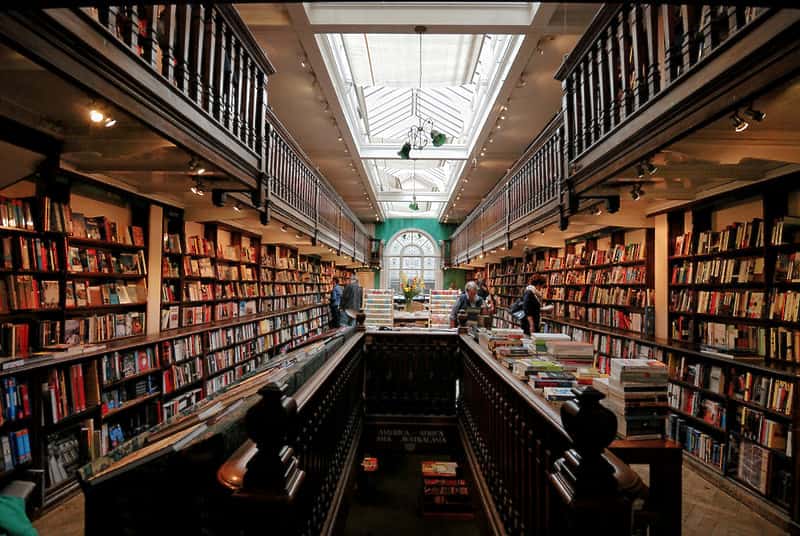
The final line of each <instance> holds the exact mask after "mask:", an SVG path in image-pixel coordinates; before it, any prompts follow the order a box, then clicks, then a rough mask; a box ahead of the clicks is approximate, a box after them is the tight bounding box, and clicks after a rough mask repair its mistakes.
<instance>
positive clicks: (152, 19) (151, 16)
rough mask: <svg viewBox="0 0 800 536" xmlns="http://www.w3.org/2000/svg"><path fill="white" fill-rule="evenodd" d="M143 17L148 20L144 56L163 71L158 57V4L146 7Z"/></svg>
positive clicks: (143, 38)
mask: <svg viewBox="0 0 800 536" xmlns="http://www.w3.org/2000/svg"><path fill="white" fill-rule="evenodd" d="M142 18H143V19H144V20H146V21H147V23H146V24H147V26H146V27H145V29H144V35H142V38H141V41H142V58H143V59H144V61H146V62H147V63H149V64H150V65H151V66H152V67H153V68H154V69H155V70H156V71H157V72H159V73H160V72H161V65H159V62H158V57H159V52H158V6H147V7H145V8H144V12H143V15H142Z"/></svg>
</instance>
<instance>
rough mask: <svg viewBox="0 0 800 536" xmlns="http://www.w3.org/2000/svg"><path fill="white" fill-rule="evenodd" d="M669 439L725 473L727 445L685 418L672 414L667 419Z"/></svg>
mask: <svg viewBox="0 0 800 536" xmlns="http://www.w3.org/2000/svg"><path fill="white" fill-rule="evenodd" d="M667 438H669V439H672V440H673V441H677V442H678V443H680V444H681V445H683V449H684V450H685V451H687V452H688V453H690V454H691V455H693V456H694V457H695V458H697V459H699V460H700V461H702V462H704V463H706V464H708V465H711V466H712V467H715V468H716V469H717V470H718V471H720V472H723V471H725V443H724V442H721V441H719V440H717V439H715V438H713V437H712V436H710V435H708V434H707V433H706V432H704V431H703V430H700V429H699V428H695V427H694V426H692V425H691V424H689V423H688V422H687V420H686V419H685V418H684V417H681V416H679V415H677V414H675V413H671V414H670V415H669V418H668V419H667Z"/></svg>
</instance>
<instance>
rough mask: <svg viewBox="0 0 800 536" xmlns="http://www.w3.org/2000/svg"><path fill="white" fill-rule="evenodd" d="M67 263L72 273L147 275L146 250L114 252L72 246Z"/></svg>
mask: <svg viewBox="0 0 800 536" xmlns="http://www.w3.org/2000/svg"><path fill="white" fill-rule="evenodd" d="M67 264H68V266H69V271H70V272H72V273H80V272H89V273H104V274H132V275H147V260H146V259H145V256H144V250H139V251H137V252H136V253H114V252H111V251H104V250H102V249H97V248H84V247H78V246H70V247H69V250H68V257H67Z"/></svg>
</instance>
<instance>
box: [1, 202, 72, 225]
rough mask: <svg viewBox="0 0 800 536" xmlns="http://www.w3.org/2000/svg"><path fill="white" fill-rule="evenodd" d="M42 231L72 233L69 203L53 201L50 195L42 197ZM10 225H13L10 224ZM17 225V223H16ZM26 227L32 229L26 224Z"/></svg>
mask: <svg viewBox="0 0 800 536" xmlns="http://www.w3.org/2000/svg"><path fill="white" fill-rule="evenodd" d="M41 215H42V231H53V232H56V233H67V234H71V233H72V211H71V210H70V208H69V203H61V202H58V201H53V200H52V199H51V198H50V197H47V196H44V197H42V212H41ZM11 227H15V226H14V225H12V226H11ZM16 227H19V225H16ZM26 228H29V229H32V228H33V227H31V226H28V227H26Z"/></svg>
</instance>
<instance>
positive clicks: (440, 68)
mask: <svg viewBox="0 0 800 536" xmlns="http://www.w3.org/2000/svg"><path fill="white" fill-rule="evenodd" d="M316 37H317V42H318V44H319V46H320V50H321V51H322V55H323V58H324V59H325V62H326V66H327V68H328V71H329V73H330V75H331V79H332V81H333V83H334V87H335V89H336V93H337V97H338V99H339V101H340V103H341V105H342V109H343V110H344V113H345V116H346V118H347V123H348V127H349V128H350V131H351V132H352V134H353V137H354V140H355V142H356V144H357V147H358V155H359V156H360V157H361V158H362V159H364V160H365V169H366V170H367V173H368V176H369V178H370V181H371V182H372V186H373V188H374V190H375V192H376V193H377V194H378V197H379V200H380V192H383V191H386V190H385V188H387V187H388V186H387V182H386V179H387V173H388V174H389V175H392V176H395V177H399V176H401V175H403V170H404V169H406V166H405V164H407V162H405V161H403V160H401V159H400V158H399V156H398V155H397V151H398V150H399V149H400V147H401V146H402V145H403V143H404V142H405V141H406V139H407V137H408V131H409V129H410V128H411V127H412V126H415V125H419V124H420V122H421V121H422V120H426V119H430V120H432V122H433V125H434V128H435V129H436V130H438V131H440V132H443V133H444V134H445V135H446V136H447V142H446V143H445V144H444V145H443V146H442V147H438V148H434V147H432V146H431V145H428V147H426V148H425V149H424V150H421V151H414V150H412V151H411V159H412V160H414V159H426V160H432V161H433V162H436V164H435V166H434V167H435V168H436V169H438V171H437V172H436V173H433V172H430V171H425V170H427V169H430V166H429V165H425V166H420V165H418V166H417V167H418V168H419V169H420V173H421V174H420V176H419V180H418V181H416V182H415V186H416V191H417V192H433V193H439V194H440V195H439V196H435V199H436V200H433V201H430V202H427V203H425V208H426V209H427V210H426V212H429V213H430V215H431V217H437V216H438V215H439V210H441V209H442V208H443V207H444V205H445V202H446V200H447V197H448V196H449V194H450V193H451V192H452V189H453V188H454V187H455V183H456V180H457V178H458V176H459V175H460V173H461V171H462V169H463V167H464V162H465V161H466V159H467V158H468V156H469V154H470V153H471V152H472V150H473V148H474V146H475V143H476V141H477V137H478V134H479V133H480V131H481V129H482V127H483V123H484V122H485V121H486V117H487V116H488V114H489V111H490V109H491V107H492V105H493V104H494V101H495V99H496V97H497V93H498V92H499V90H500V87H501V86H502V84H503V82H504V81H505V78H506V76H507V75H508V71H509V69H510V67H511V64H512V63H513V61H514V58H515V57H516V54H517V52H518V50H519V47H520V45H521V43H522V40H523V39H524V36H522V35H499V34H424V35H423V37H422V48H421V60H422V61H421V62H420V37H419V35H416V34H338V33H335V34H334V33H329V34H318V35H317V36H316ZM445 162H446V164H447V165H443V163H445ZM426 175H430V177H429V178H426ZM434 175H435V177H434ZM403 180H404V181H407V180H408V179H403ZM404 191H407V192H408V191H411V189H409V188H404ZM406 197H408V198H409V201H410V196H406ZM431 199H434V198H431ZM381 203H382V207H383V209H384V211H385V212H386V213H387V215H397V214H403V215H405V216H421V214H420V212H421V211H422V208H423V205H422V204H421V205H420V211H412V210H410V209H409V208H408V206H407V205H408V202H405V203H402V202H399V201H398V202H395V201H385V202H384V201H381ZM403 206H405V208H403Z"/></svg>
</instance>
